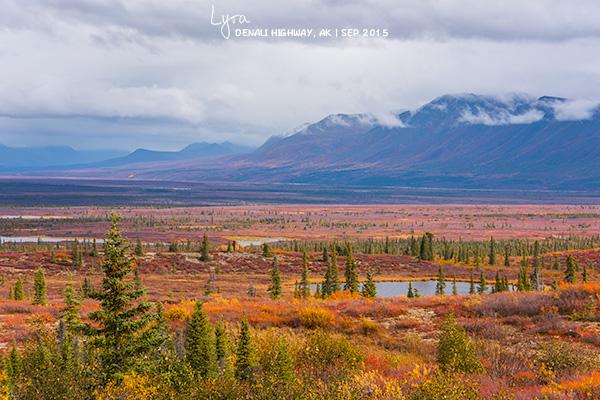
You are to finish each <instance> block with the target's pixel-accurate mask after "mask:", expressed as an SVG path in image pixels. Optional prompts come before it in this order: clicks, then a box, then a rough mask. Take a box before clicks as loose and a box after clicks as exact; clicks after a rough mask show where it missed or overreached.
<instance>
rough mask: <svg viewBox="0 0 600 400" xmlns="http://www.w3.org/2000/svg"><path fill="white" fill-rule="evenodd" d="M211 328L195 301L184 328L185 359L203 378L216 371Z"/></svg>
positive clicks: (199, 303)
mask: <svg viewBox="0 0 600 400" xmlns="http://www.w3.org/2000/svg"><path fill="white" fill-rule="evenodd" d="M213 335H214V333H213V328H212V325H211V323H210V321H209V320H208V317H207V316H206V314H205V313H204V311H203V310H202V303H201V302H199V301H197V302H196V304H195V305H194V312H193V313H192V316H191V317H190V319H189V320H188V322H187V325H186V328H185V358H186V360H187V362H188V363H189V365H190V366H191V368H192V370H193V371H194V372H195V373H196V374H198V375H199V376H201V377H203V378H207V377H209V376H212V375H213V374H214V372H215V371H216V360H217V358H216V353H215V343H214V340H213Z"/></svg>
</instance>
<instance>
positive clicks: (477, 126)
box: [137, 94, 600, 189]
mask: <svg viewBox="0 0 600 400" xmlns="http://www.w3.org/2000/svg"><path fill="white" fill-rule="evenodd" d="M599 110H600V109H599V108H598V104H597V103H594V102H577V101H571V100H568V99H564V98H560V97H550V96H544V97H539V98H531V97H528V96H524V95H513V96H505V97H493V96H480V95H475V94H460V95H445V96H441V97H439V98H437V99H434V100H433V101H431V102H429V103H427V104H425V105H423V106H422V107H420V108H418V109H417V110H414V111H405V112H402V113H399V114H397V115H396V116H395V118H396V121H395V123H394V124H391V125H390V124H383V123H381V122H380V121H379V120H378V119H377V118H376V117H374V116H372V115H369V114H355V115H348V114H335V115H330V116H328V117H326V118H324V119H322V120H320V121H318V122H316V123H313V124H308V125H304V126H302V127H301V128H299V129H297V130H296V131H293V132H288V133H287V134H285V135H282V136H275V137H272V138H270V139H269V140H267V141H266V142H265V143H264V144H263V145H262V146H261V147H259V148H258V149H256V150H255V151H254V152H252V153H249V154H245V155H241V156H236V157H234V158H233V159H229V160H228V161H227V163H226V164H219V163H196V164H190V163H187V164H185V165H177V164H176V163H175V164H173V165H163V166H162V168H161V169H160V170H153V169H146V170H144V169H141V170H140V171H138V175H137V176H142V177H143V176H147V177H155V178H169V179H187V180H220V181H249V182H285V183H311V184H327V185H332V184H343V185H348V184H350V185H352V184H356V185H367V186H369V185H372V186H381V185H394V186H421V187H422V186H433V187H464V188H555V189H556V188H562V189H567V188H586V187H590V188H592V187H593V188H600V168H599V167H600V111H599Z"/></svg>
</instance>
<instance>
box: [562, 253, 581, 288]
mask: <svg viewBox="0 0 600 400" xmlns="http://www.w3.org/2000/svg"><path fill="white" fill-rule="evenodd" d="M578 269H579V267H578V265H577V261H575V258H573V256H572V255H570V254H569V256H568V257H567V267H566V269H565V278H564V281H565V282H567V283H575V282H576V280H577V278H576V276H575V274H576V272H577V270H578Z"/></svg>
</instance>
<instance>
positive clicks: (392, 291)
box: [310, 281, 493, 297]
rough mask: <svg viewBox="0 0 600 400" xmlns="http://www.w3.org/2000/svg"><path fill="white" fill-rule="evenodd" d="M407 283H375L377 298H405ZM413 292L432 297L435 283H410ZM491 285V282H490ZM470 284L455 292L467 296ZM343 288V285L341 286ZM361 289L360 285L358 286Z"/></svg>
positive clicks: (458, 284)
mask: <svg viewBox="0 0 600 400" xmlns="http://www.w3.org/2000/svg"><path fill="white" fill-rule="evenodd" d="M408 283H409V282H375V286H376V287H377V297H397V296H406V294H407V293H408ZM411 283H412V287H413V290H414V289H417V290H418V292H419V296H433V295H435V286H436V284H437V281H412V282H411ZM492 283H493V282H492ZM477 284H478V282H475V290H477ZM310 286H311V290H312V291H315V289H316V285H315V284H313V285H310ZM470 286H471V284H470V283H469V282H456V291H457V292H458V294H469V288H470ZM342 287H343V284H342ZM360 287H361V288H362V284H361V286H360ZM491 290H492V285H490V284H489V282H488V286H487V292H488V293H489V292H490V291H491ZM445 293H446V294H449V295H451V294H452V281H446V291H445Z"/></svg>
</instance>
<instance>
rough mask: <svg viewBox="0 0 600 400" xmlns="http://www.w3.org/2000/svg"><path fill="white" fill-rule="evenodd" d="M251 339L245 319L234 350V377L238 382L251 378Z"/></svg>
mask: <svg viewBox="0 0 600 400" xmlns="http://www.w3.org/2000/svg"><path fill="white" fill-rule="evenodd" d="M252 353H253V349H252V339H251V337H250V326H249V325H248V321H247V320H246V319H244V320H242V324H241V328H240V336H239V338H238V344H237V349H236V353H235V355H236V358H235V377H236V378H237V379H239V380H243V381H245V380H248V379H250V377H251V376H252Z"/></svg>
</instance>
